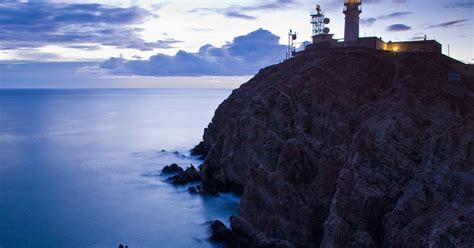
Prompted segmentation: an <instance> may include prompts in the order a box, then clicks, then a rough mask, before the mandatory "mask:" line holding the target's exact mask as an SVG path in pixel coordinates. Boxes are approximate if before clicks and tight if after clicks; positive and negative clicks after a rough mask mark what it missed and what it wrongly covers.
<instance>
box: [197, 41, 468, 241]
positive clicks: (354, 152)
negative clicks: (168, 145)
mask: <svg viewBox="0 0 474 248" xmlns="http://www.w3.org/2000/svg"><path fill="white" fill-rule="evenodd" d="M451 63H452V61H450V60H449V59H448V58H447V57H445V56H442V55H437V54H431V53H398V54H397V53H390V52H383V51H370V50H360V49H341V50H330V51H312V52H304V53H302V54H300V55H299V56H297V57H295V58H293V59H291V60H289V61H286V62H284V63H281V64H278V65H274V66H271V67H268V68H266V69H263V70H261V71H260V73H259V74H258V75H256V76H255V77H254V78H253V79H251V80H250V81H249V82H248V83H246V84H244V85H242V86H241V87H240V88H239V89H237V90H235V91H234V92H233V93H232V95H231V96H230V97H229V98H228V99H227V100H226V101H224V102H223V103H222V104H221V105H220V106H219V108H218V109H217V110H216V113H215V116H214V118H213V119H212V123H211V124H209V127H208V128H207V129H206V130H205V133H204V140H203V142H202V143H201V144H200V145H199V146H198V149H197V150H201V152H203V153H204V154H207V155H205V162H204V166H203V174H204V182H203V186H204V188H206V189H208V190H214V189H218V190H221V191H229V190H232V191H235V192H240V193H243V195H242V199H241V206H240V209H239V213H238V216H235V217H233V218H232V219H231V225H232V228H233V229H234V231H235V232H237V233H239V234H241V235H243V236H246V237H247V238H248V240H250V241H251V243H252V244H253V245H254V246H259V245H260V246H265V245H267V246H295V247H317V246H321V247H422V246H423V247H426V246H432V247H452V246H455V247H472V246H473V244H474V115H473V114H474V82H473V80H472V78H467V77H462V79H461V81H448V75H449V73H451V72H453V68H452V66H451V65H450V64H451Z"/></svg>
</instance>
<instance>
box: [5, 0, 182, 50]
mask: <svg viewBox="0 0 474 248" xmlns="http://www.w3.org/2000/svg"><path fill="white" fill-rule="evenodd" d="M152 17H156V16H154V15H153V14H152V13H150V12H148V11H147V10H145V9H142V8H138V7H130V8H119V7H112V6H106V5H101V4H59V3H46V2H41V1H30V2H24V3H23V2H18V1H5V0H4V1H1V2H0V49H17V48H25V47H27V48H34V47H42V46H46V45H71V44H73V45H77V44H81V43H92V44H102V45H110V46H115V47H119V48H133V49H139V50H152V49H154V48H169V47H171V46H172V44H174V43H176V42H178V41H175V40H161V41H155V42H145V41H144V40H143V39H142V38H141V37H140V35H139V33H140V31H142V30H141V29H138V28H132V27H130V25H135V24H140V23H143V22H144V21H145V20H146V19H147V18H152Z"/></svg>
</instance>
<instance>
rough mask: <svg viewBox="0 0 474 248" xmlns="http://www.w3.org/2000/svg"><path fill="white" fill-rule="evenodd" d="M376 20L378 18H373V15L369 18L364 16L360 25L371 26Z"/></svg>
mask: <svg viewBox="0 0 474 248" xmlns="http://www.w3.org/2000/svg"><path fill="white" fill-rule="evenodd" d="M376 21H377V19H375V18H372V17H370V18H367V19H364V18H362V19H360V25H362V26H366V27H370V26H372V25H373V24H374V23H375V22H376Z"/></svg>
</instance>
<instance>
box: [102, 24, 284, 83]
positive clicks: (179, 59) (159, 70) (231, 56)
mask: <svg viewBox="0 0 474 248" xmlns="http://www.w3.org/2000/svg"><path fill="white" fill-rule="evenodd" d="M279 40H280V38H279V37H278V36H276V35H274V34H272V33H270V32H269V31H267V30H264V29H258V30H256V31H254V32H251V33H249V34H247V35H243V36H238V37H236V38H234V39H233V41H232V42H228V43H227V44H225V45H224V46H222V47H215V46H212V45H205V46H202V47H201V48H200V49H199V51H198V52H197V53H189V52H186V51H179V52H178V53H177V54H176V55H174V56H169V55H165V54H160V53H159V54H156V55H154V56H152V57H150V59H148V60H126V59H124V58H122V57H118V58H110V59H109V60H107V61H105V62H103V63H102V64H101V65H100V67H101V68H102V69H106V70H108V71H109V72H110V73H112V74H116V75H145V76H160V77H163V76H203V75H207V76H242V75H253V74H255V73H256V72H257V71H258V70H259V69H261V68H263V67H266V66H268V65H271V64H274V63H278V62H279V61H280V60H282V59H283V58H284V57H285V52H286V46H284V45H280V44H279Z"/></svg>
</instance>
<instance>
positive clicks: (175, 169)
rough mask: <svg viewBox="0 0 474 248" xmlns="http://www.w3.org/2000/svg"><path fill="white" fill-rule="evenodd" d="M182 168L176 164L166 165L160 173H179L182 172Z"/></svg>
mask: <svg viewBox="0 0 474 248" xmlns="http://www.w3.org/2000/svg"><path fill="white" fill-rule="evenodd" d="M183 171H184V170H183V168H181V167H179V165H177V164H170V165H167V166H165V167H163V169H162V170H161V173H163V174H171V173H180V172H183Z"/></svg>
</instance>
